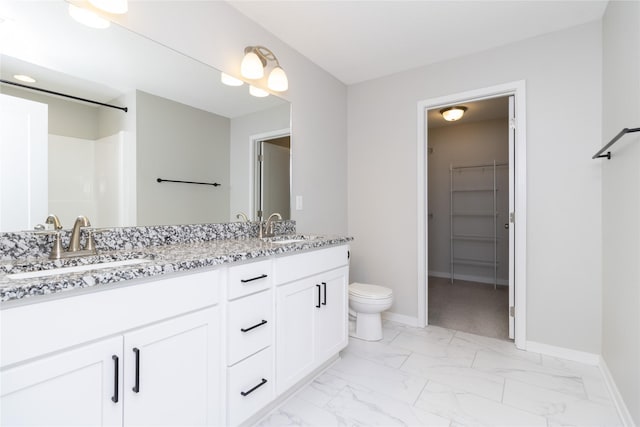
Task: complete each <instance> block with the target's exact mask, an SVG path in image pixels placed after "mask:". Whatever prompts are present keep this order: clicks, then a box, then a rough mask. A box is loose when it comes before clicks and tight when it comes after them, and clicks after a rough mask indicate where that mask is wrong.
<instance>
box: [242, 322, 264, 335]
mask: <svg viewBox="0 0 640 427" xmlns="http://www.w3.org/2000/svg"><path fill="white" fill-rule="evenodd" d="M266 324H267V321H266V320H262V322H260V323H257V324H255V325H253V326H252V327H250V328H247V329H244V328H240V330H241V331H242V332H249V331H250V330H252V329H255V328H258V327H260V326H262V325H266Z"/></svg>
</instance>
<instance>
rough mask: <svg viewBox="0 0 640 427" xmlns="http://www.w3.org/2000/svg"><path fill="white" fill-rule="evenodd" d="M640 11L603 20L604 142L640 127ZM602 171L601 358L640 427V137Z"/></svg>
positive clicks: (611, 10) (618, 7)
mask: <svg viewBox="0 0 640 427" xmlns="http://www.w3.org/2000/svg"><path fill="white" fill-rule="evenodd" d="M639 53H640V3H638V2H619V1H612V2H609V5H608V6H607V10H606V12H605V15H604V19H603V79H602V82H603V109H602V141H603V143H604V142H606V141H609V140H610V139H611V138H612V137H613V136H614V135H616V134H617V133H618V132H620V130H621V129H622V128H625V127H628V128H632V127H638V126H640V54H639ZM611 151H612V153H613V157H612V159H611V160H598V162H599V163H600V164H601V165H602V227H603V230H602V235H603V288H602V314H603V328H602V356H603V358H604V360H605V362H606V364H607V366H608V367H609V370H610V371H611V374H612V375H613V378H614V379H615V382H616V384H617V386H618V389H619V390H620V393H621V394H622V397H623V398H624V401H625V403H626V405H627V407H628V409H629V412H630V413H631V416H632V417H633V419H634V422H635V424H637V425H640V168H639V167H638V166H639V165H640V133H632V134H628V135H626V136H625V137H624V138H623V139H621V140H620V141H618V142H617V143H616V145H615V146H613V148H612V150H611Z"/></svg>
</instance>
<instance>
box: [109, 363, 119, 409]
mask: <svg viewBox="0 0 640 427" xmlns="http://www.w3.org/2000/svg"><path fill="white" fill-rule="evenodd" d="M111 360H113V371H114V374H113V396H111V401H112V402H113V403H118V388H119V386H118V378H119V376H120V375H119V373H118V369H119V366H120V363H119V359H118V356H116V355H115V354H114V355H113V356H111Z"/></svg>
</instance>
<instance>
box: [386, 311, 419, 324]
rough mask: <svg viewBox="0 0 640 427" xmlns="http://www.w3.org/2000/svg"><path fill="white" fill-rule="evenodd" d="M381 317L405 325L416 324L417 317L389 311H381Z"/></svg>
mask: <svg viewBox="0 0 640 427" xmlns="http://www.w3.org/2000/svg"><path fill="white" fill-rule="evenodd" d="M382 318H383V319H385V320H391V321H392V322H398V323H402V324H404V325H407V326H415V327H417V326H418V318H417V317H412V316H405V315H404V314H398V313H391V312H390V311H384V312H382Z"/></svg>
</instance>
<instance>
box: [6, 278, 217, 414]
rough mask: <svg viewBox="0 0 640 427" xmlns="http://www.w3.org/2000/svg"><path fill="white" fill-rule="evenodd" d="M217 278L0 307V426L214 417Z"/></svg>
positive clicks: (166, 281) (171, 280)
mask: <svg viewBox="0 0 640 427" xmlns="http://www.w3.org/2000/svg"><path fill="white" fill-rule="evenodd" d="M217 282H218V272H215V271H214V272H207V273H198V274H194V275H189V276H181V277H174V278H169V279H163V280H158V281H155V282H149V283H142V284H139V285H135V286H128V287H122V288H118V289H113V290H111V291H107V292H94V293H89V294H85V295H79V296H74V297H70V298H64V299H57V300H53V301H48V302H42V303H36V304H31V305H25V306H22V307H15V308H10V309H6V310H2V312H1V315H2V333H3V343H2V344H3V346H2V347H3V349H2V359H1V360H0V362H1V365H2V369H1V370H0V380H1V383H2V387H1V394H2V397H1V404H0V405H1V406H0V411H1V413H2V415H1V417H2V418H1V420H2V425H11V426H14V425H15V426H18V425H63V426H72V425H124V426H129V425H130V426H137V425H150V424H156V425H158V424H164V425H194V426H195V425H216V424H219V423H220V415H221V411H220V407H221V406H222V400H221V395H220V391H221V390H220V387H219V386H218V384H219V371H220V348H221V346H220V323H221V322H220V321H221V319H220V313H219V310H220V308H219V307H218V306H216V305H215V304H216V303H217V302H218V291H219V287H220V286H219V283H217ZM192 292H195V294H196V295H197V297H196V298H194V294H191V293H192ZM202 307H205V308H202ZM184 313H187V314H184ZM33 319H38V320H37V321H35V322H34V321H33ZM101 337H102V338H101ZM87 342H89V343H90V344H86V343H87Z"/></svg>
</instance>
